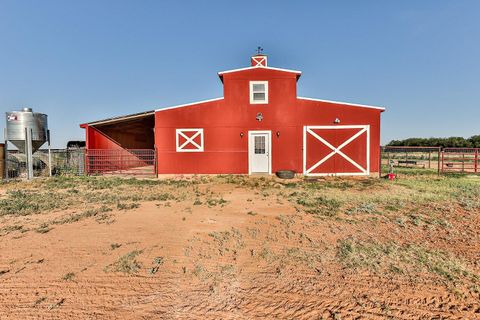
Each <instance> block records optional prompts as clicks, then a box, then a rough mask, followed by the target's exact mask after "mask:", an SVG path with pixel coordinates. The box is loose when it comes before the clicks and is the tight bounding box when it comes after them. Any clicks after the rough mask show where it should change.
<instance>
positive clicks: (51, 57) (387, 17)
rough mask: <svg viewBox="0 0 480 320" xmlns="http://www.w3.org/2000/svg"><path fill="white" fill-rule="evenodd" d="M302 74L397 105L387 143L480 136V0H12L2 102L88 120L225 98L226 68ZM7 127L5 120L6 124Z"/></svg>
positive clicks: (390, 110)
mask: <svg viewBox="0 0 480 320" xmlns="http://www.w3.org/2000/svg"><path fill="white" fill-rule="evenodd" d="M258 45H261V46H262V47H264V48H265V53H267V54H269V65H271V66H275V67H283V68H292V69H297V70H302V71H303V75H302V77H301V78H300V81H299V82H298V94H299V95H300V96H307V97H313V98H321V99H329V100H340V101H347V102H354V103H363V104H373V105H381V106H386V107H387V111H386V112H385V113H383V116H382V117H383V118H382V142H384V143H385V142H387V141H389V140H391V139H397V138H406V137H412V136H419V137H430V136H451V135H455V136H465V137H468V136H470V135H473V134H480V125H479V119H480V1H478V0H471V1H467V0H465V1H462V0H451V1H439V0H422V1H418V0H412V1H406V0H402V1H383V0H377V1H368V0H365V1H358V0H351V1H298V0H297V1H278V0H277V1H267V0H264V1H259V0H255V1H226V0H223V1H180V0H176V1H160V0H158V1H138V0H137V1H135V0H131V1H122V0H116V1H101V0H95V1H93V0H92V1H90V0H88V1H87V0H77V1H73V0H72V1H68V0H59V1H49V0H42V1H37V0H32V1H23V0H0V111H1V112H2V114H3V113H4V112H5V111H9V110H12V109H17V108H19V107H21V106H30V107H33V108H34V109H35V110H37V111H40V112H44V113H47V114H48V115H49V125H50V129H51V131H52V140H53V144H54V146H56V147H63V146H64V145H65V143H66V141H67V140H73V139H84V135H83V130H82V129H80V128H79V127H78V125H79V124H80V123H82V122H87V121H92V120H97V119H102V118H108V117H111V116H116V115H123V114H129V113H135V112H140V111H146V110H150V109H154V108H160V107H164V106H170V105H175V104H181V103H187V102H192V101H196V100H203V99H209V98H215V97H220V96H222V86H221V82H220V81H219V80H218V77H217V74H216V73H217V72H218V71H221V70H226V69H232V68H238V67H244V66H247V65H248V64H249V57H250V55H251V54H252V53H253V52H254V50H255V48H256V47H257V46H258ZM0 123H1V128H2V131H3V127H4V123H5V120H4V116H2V120H1V122H0Z"/></svg>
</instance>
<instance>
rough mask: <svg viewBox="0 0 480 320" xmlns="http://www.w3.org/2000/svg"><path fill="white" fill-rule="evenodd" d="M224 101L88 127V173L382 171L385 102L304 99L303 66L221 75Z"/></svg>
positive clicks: (258, 64)
mask: <svg viewBox="0 0 480 320" xmlns="http://www.w3.org/2000/svg"><path fill="white" fill-rule="evenodd" d="M218 76H219V77H220V80H221V81H222V83H223V92H224V95H223V97H221V98H216V99H211V100H205V101H199V102H194V103H189V104H184V105H178V106H172V107H166V108H162V109H158V110H152V111H147V112H144V113H139V114H133V115H128V116H123V117H117V118H111V119H107V120H101V121H96V122H91V123H85V124H82V125H81V127H82V128H85V129H86V148H87V159H88V161H87V170H88V171H89V172H105V171H118V170H122V169H126V168H128V169H130V170H133V171H134V170H135V168H148V166H149V165H150V166H151V170H152V172H155V173H157V174H221V173H223V174H253V173H264V174H272V173H275V172H276V171H279V170H293V171H295V172H297V173H303V174H304V175H310V176H321V175H371V174H374V173H378V172H379V157H380V153H379V152H380V114H381V113H382V112H383V111H384V110H385V109H384V108H382V107H376V106H368V105H360V104H353V103H345V102H338V101H328V100H320V99H312V98H304V97H298V96H297V82H298V79H299V78H300V76H301V72H300V71H296V70H287V69H280V68H273V67H269V66H268V64H267V56H265V55H255V56H253V57H252V58H251V66H250V67H246V68H241V69H235V70H228V71H222V72H219V73H218Z"/></svg>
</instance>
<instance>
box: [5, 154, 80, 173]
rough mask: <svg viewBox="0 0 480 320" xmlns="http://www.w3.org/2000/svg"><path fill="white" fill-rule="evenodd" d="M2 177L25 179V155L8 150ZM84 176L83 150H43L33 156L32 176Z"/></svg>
mask: <svg viewBox="0 0 480 320" xmlns="http://www.w3.org/2000/svg"><path fill="white" fill-rule="evenodd" d="M4 166H5V169H4V174H3V175H4V176H5V177H6V178H7V179H25V178H27V170H28V169H27V155H26V154H25V153H21V152H19V151H18V150H8V151H7V152H6V155H5V160H4ZM50 174H51V175H57V176H58V175H83V174H85V150H84V149H51V150H50V157H49V151H48V150H45V149H41V150H37V151H36V152H35V153H34V154H33V176H34V177H48V176H50Z"/></svg>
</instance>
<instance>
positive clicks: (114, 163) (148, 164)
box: [85, 149, 156, 175]
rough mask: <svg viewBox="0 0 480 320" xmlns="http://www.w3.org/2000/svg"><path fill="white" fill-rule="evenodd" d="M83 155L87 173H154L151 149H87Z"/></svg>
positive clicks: (154, 159) (154, 154)
mask: <svg viewBox="0 0 480 320" xmlns="http://www.w3.org/2000/svg"><path fill="white" fill-rule="evenodd" d="M85 157H86V161H85V163H86V169H87V170H86V171H87V173H88V174H120V175H155V174H156V153H155V150H153V149H118V150H114V149H88V150H87V151H86V154H85Z"/></svg>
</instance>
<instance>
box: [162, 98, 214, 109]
mask: <svg viewBox="0 0 480 320" xmlns="http://www.w3.org/2000/svg"><path fill="white" fill-rule="evenodd" d="M218 100H223V97H221V98H214V99H208V100H201V101H196V102H190V103H186V104H179V105H176V106H171V107H165V108H160V109H156V110H155V112H158V111H165V110H170V109H176V108H183V107H188V106H193V105H195V104H200V103H205V102H212V101H218Z"/></svg>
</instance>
